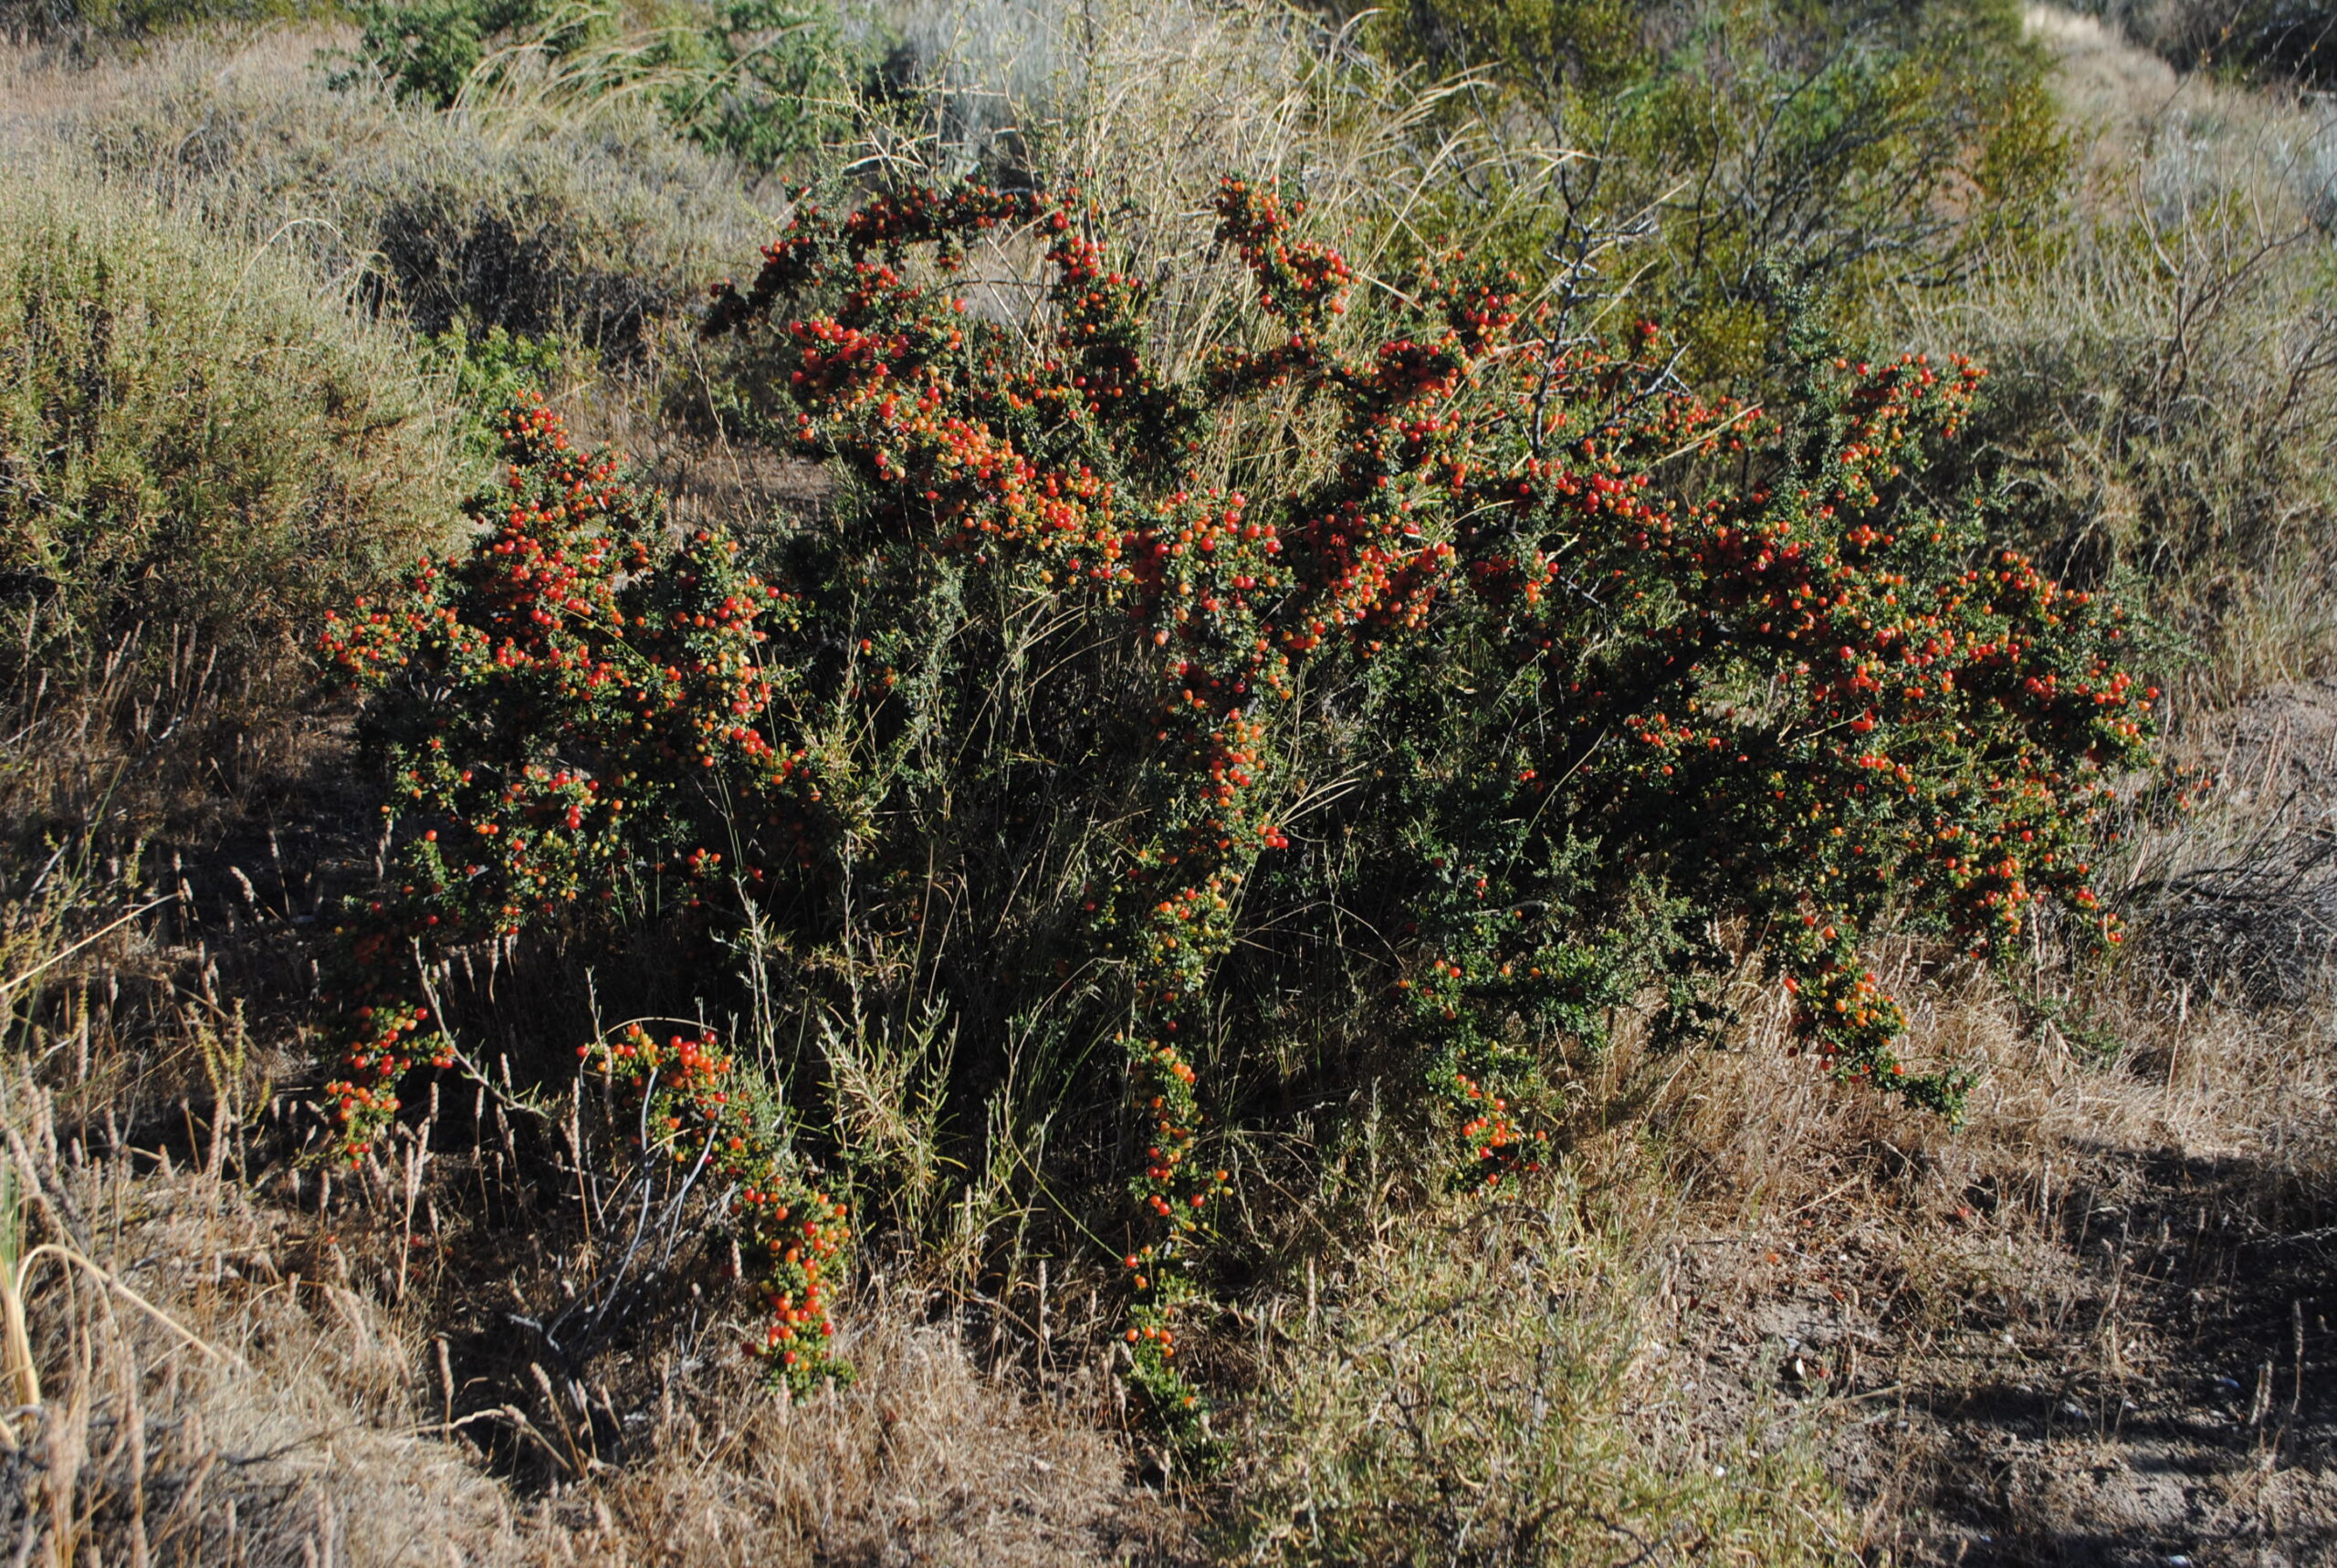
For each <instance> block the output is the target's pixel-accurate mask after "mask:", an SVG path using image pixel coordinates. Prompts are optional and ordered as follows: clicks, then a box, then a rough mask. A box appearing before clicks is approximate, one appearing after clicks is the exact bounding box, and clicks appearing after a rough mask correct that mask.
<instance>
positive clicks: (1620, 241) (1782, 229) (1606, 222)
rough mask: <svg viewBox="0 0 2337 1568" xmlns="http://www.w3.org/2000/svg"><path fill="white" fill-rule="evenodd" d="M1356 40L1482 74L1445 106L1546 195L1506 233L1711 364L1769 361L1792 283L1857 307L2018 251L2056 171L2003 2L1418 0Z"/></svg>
mask: <svg viewBox="0 0 2337 1568" xmlns="http://www.w3.org/2000/svg"><path fill="white" fill-rule="evenodd" d="M1365 37H1367V38H1368V40H1369V41H1370V42H1371V43H1372V44H1373V45H1374V46H1375V47H1378V48H1379V49H1380V50H1382V51H1384V52H1385V53H1386V54H1387V55H1388V57H1389V58H1390V59H1391V60H1392V61H1394V62H1395V63H1397V64H1399V65H1401V66H1409V67H1414V68H1419V69H1421V70H1425V71H1427V72H1430V73H1433V74H1434V75H1438V76H1461V75H1462V74H1463V73H1467V74H1468V75H1470V76H1471V77H1472V78H1473V81H1472V86H1471V87H1470V88H1469V89H1468V90H1466V91H1463V92H1460V93H1456V94H1455V95H1453V96H1452V97H1451V98H1450V99H1448V100H1447V110H1446V115H1447V118H1448V119H1451V118H1455V117H1458V118H1460V119H1462V120H1466V121H1469V122H1471V123H1473V124H1474V125H1475V126H1477V127H1478V128H1479V129H1480V131H1481V132H1482V133H1483V134H1485V135H1489V136H1491V137H1492V138H1493V139H1494V140H1495V141H1498V142H1504V143H1507V144H1508V145H1509V146H1510V149H1511V152H1510V156H1509V160H1508V168H1507V170H1506V172H1504V174H1503V175H1501V176H1499V177H1498V179H1497V182H1496V183H1500V184H1518V183H1524V184H1525V187H1526V188H1527V189H1529V190H1531V191H1532V192H1533V193H1534V195H1535V199H1534V200H1532V201H1530V202H1528V203H1526V204H1524V205H1523V206H1522V207H1521V208H1520V209H1519V212H1518V214H1517V215H1516V216H1514V217H1512V218H1510V219H1509V220H1508V221H1507V223H1506V224H1505V225H1496V226H1495V227H1494V228H1493V235H1500V236H1501V237H1500V238H1498V239H1496V240H1494V243H1496V244H1499V245H1501V246H1504V249H1505V251H1506V253H1507V254H1508V255H1510V256H1514V257H1517V258H1520V259H1521V260H1522V259H1523V258H1525V257H1528V256H1531V257H1533V258H1535V260H1534V265H1535V267H1537V268H1541V269H1548V268H1550V267H1556V268H1558V269H1559V271H1558V276H1559V277H1563V278H1564V279H1565V280H1566V282H1567V290H1566V292H1567V293H1568V294H1572V295H1577V296H1579V297H1580V298H1581V300H1582V302H1583V303H1584V304H1586V305H1587V306H1589V307H1591V308H1596V309H1601V310H1606V311H1611V312H1616V313H1618V314H1623V315H1628V314H1638V315H1643V316H1648V317H1651V318H1654V319H1658V320H1661V321H1662V322H1663V323H1664V324H1665V325H1666V327H1667V328H1668V329H1671V330H1672V332H1673V333H1674V334H1676V335H1677V339H1678V340H1679V341H1681V342H1682V344H1683V346H1684V347H1685V349H1686V350H1687V353H1686V360H1685V362H1686V363H1687V364H1688V365H1689V366H1690V367H1691V369H1692V372H1693V373H1696V374H1699V375H1702V376H1705V377H1712V376H1720V377H1734V378H1736V379H1737V380H1738V381H1739V382H1743V381H1744V379H1745V378H1747V377H1750V376H1752V375H1754V374H1755V372H1756V371H1758V369H1759V367H1760V365H1761V363H1762V361H1763V356H1764V355H1765V353H1766V350H1767V345H1768V342H1769V340H1770V339H1771V337H1772V336H1773V334H1774V332H1775V330H1776V326H1777V323H1778V322H1779V321H1780V320H1781V319H1782V317H1783V313H1784V312H1785V310H1787V308H1788V307H1787V297H1788V296H1791V295H1793V294H1794V293H1796V292H1797V291H1798V292H1800V293H1802V294H1806V295H1808V296H1810V297H1812V298H1817V299H1818V300H1819V301H1821V302H1823V303H1824V305H1825V308H1828V309H1829V311H1831V312H1832V313H1833V315H1834V319H1837V320H1841V321H1850V320H1855V319H1858V318H1859V317H1860V312H1861V311H1863V310H1864V309H1865V308H1867V303H1868V301H1870V300H1871V298H1873V297H1875V296H1877V295H1878V294H1881V295H1887V294H1889V293H1891V292H1892V291H1895V290H1903V289H1923V288H1936V287H1941V286H1943V285H1945V284H1948V283H1951V282H1953V281H1954V280H1956V279H1957V278H1959V277H1963V276H1964V275H1965V273H1966V272H1968V271H1969V270H1970V268H1971V267H1973V266H1974V265H1975V262H1976V261H1977V260H1978V259H1979V258H1980V257H1982V256H1986V255H1987V254H1988V253H1989V252H1991V251H1992V250H1996V249H2000V248H2005V247H2015V248H2017V246H2020V245H2022V244H2024V243H2025V242H2026V241H2027V240H2028V238H2029V237H2031V236H2033V235H2034V234H2035V233H2036V231H2037V230H2038V226H2039V225H2040V224H2041V223H2042V222H2043V221H2044V220H2045V219H2046V218H2047V217H2048V216H2049V214H2050V213H2051V211H2052V207H2053V204H2054V202H2055V199H2056V194H2057V192H2058V190H2059V183H2060V180H2061V178H2062V174H2063V172H2064V168H2065V153H2064V149H2063V146H2062V142H2061V134H2060V131H2059V128H2058V125H2057V123H2056V120H2055V116H2054V112H2053V108H2052V104H2051V100H2050V97H2049V91H2048V89H2047V86H2046V70H2047V67H2046V61H2045V57H2044V56H2043V54H2042V53H2041V52H2040V51H2039V50H2038V49H2037V48H2036V47H2035V46H2034V45H2032V44H2031V43H2030V42H2029V41H2028V38H2027V37H2025V35H2024V33H2023V31H2022V26H2021V13H2020V7H2019V6H2018V5H2016V4H2014V3H2013V0H1927V3H1925V4H1922V5H1823V6H1805V5H1769V4H1764V3H1760V0H1710V3H1706V4H1699V5H1689V6H1678V5H1651V4H1638V3H1634V0H1535V3H1531V4H1525V5H1507V4H1480V3H1478V0H1411V3H1410V4H1408V5H1399V6H1394V7H1391V8H1389V9H1388V10H1387V11H1386V12H1384V13H1382V14H1380V16H1378V17H1377V18H1376V19H1375V20H1374V21H1373V23H1372V24H1371V25H1370V26H1369V27H1368V28H1367V30H1366V32H1365ZM1472 194H1473V193H1472ZM1446 221H1448V222H1451V223H1453V224H1456V225H1457V224H1461V223H1464V222H1465V223H1467V224H1468V225H1469V226H1470V227H1471V228H1472V230H1475V231H1477V232H1479V233H1481V234H1482V233H1483V229H1484V225H1483V224H1482V223H1481V222H1479V221H1476V220H1475V219H1473V218H1472V217H1464V215H1463V214H1462V210H1461V209H1459V208H1457V207H1455V208H1451V209H1450V210H1449V211H1448V213H1447V216H1446ZM1504 229H1505V230H1506V232H1504ZM1486 237H1488V238H1491V237H1492V235H1487V236H1486ZM1481 243H1483V242H1482V241H1481ZM1799 308H1807V307H1806V306H1804V307H1799Z"/></svg>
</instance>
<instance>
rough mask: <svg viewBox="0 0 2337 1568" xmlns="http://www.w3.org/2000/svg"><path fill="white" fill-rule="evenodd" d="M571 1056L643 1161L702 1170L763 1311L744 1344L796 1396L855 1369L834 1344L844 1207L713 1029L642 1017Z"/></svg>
mask: <svg viewBox="0 0 2337 1568" xmlns="http://www.w3.org/2000/svg"><path fill="white" fill-rule="evenodd" d="M576 1054H577V1055H578V1057H580V1058H581V1059H582V1061H583V1062H584V1065H585V1068H586V1070H587V1071H590V1072H592V1073H595V1074H597V1075H598V1076H599V1078H600V1080H601V1082H602V1084H603V1087H604V1088H605V1089H606V1091H607V1093H608V1102H609V1107H610V1113H611V1115H612V1118H613V1121H614V1123H615V1124H616V1125H617V1126H619V1127H621V1128H625V1129H628V1130H629V1135H630V1137H631V1139H632V1143H633V1146H634V1151H635V1153H636V1154H637V1155H639V1157H640V1158H641V1159H642V1161H643V1162H645V1164H647V1165H650V1166H675V1167H681V1168H684V1169H686V1170H687V1171H688V1172H689V1174H690V1175H691V1176H697V1177H700V1178H710V1179H711V1181H712V1182H713V1183H714V1184H715V1185H717V1186H718V1187H719V1188H720V1189H721V1191H722V1193H723V1194H724V1196H723V1197H722V1199H721V1207H722V1211H723V1214H724V1217H725V1223H726V1224H727V1226H728V1230H729V1239H730V1240H731V1241H732V1242H733V1243H734V1244H735V1246H736V1249H737V1250H736V1253H735V1256H736V1257H737V1259H738V1260H739V1263H738V1267H739V1272H740V1274H741V1276H742V1278H743V1279H744V1281H746V1282H748V1283H749V1285H750V1287H751V1288H752V1289H753V1291H754V1292H755V1294H756V1296H757V1297H758V1298H759V1299H760V1301H761V1302H762V1304H763V1306H764V1308H765V1310H766V1311H767V1312H768V1313H769V1322H767V1323H766V1324H765V1326H764V1329H763V1332H762V1335H761V1337H760V1340H757V1341H754V1342H752V1343H750V1346H749V1348H750V1349H752V1350H753V1351H754V1352H755V1353H756V1354H760V1356H761V1357H762V1358H763V1359H764V1361H765V1362H766V1363H767V1364H769V1366H770V1373H771V1377H772V1380H773V1381H774V1382H777V1383H781V1384H783V1385H786V1386H787V1387H789V1388H790V1389H791V1390H793V1391H794V1392H796V1393H798V1394H802V1393H808V1392H809V1391H811V1390H812V1389H813V1388H816V1387H818V1386H819V1385H821V1384H823V1383H824V1382H826V1381H827V1380H829V1379H831V1378H834V1379H838V1380H848V1379H849V1378H850V1377H851V1375H852V1368H851V1367H850V1366H849V1365H847V1364H845V1363H844V1362H842V1361H840V1360H838V1359H837V1358H836V1356H835V1355H834V1354H833V1350H832V1346H831V1343H830V1342H831V1340H832V1339H833V1335H834V1333H835V1324H834V1322H833V1321H831V1319H830V1318H829V1315H828V1281H829V1280H830V1279H831V1278H832V1276H833V1273H834V1272H835V1271H836V1270H838V1269H840V1267H841V1266H842V1263H843V1260H844V1254H845V1251H846V1249H847V1248H848V1246H849V1244H850V1242H851V1240H852V1230H851V1228H850V1227H849V1226H848V1225H847V1224H846V1218H847V1216H846V1213H845V1209H844V1205H843V1204H841V1203H839V1202H837V1201H836V1200H835V1199H834V1198H833V1197H830V1196H829V1195H828V1194H827V1192H826V1191H825V1190H823V1189H822V1188H821V1187H819V1186H815V1185H814V1184H813V1183H812V1181H811V1180H810V1179H809V1178H808V1177H807V1176H805V1175H804V1174H803V1172H802V1170H801V1169H800V1167H799V1166H798V1165H797V1163H796V1161H795V1159H794V1157H793V1155H792V1152H791V1150H790V1149H789V1148H788V1147H787V1145H786V1144H785V1142H784V1141H783V1140H782V1139H781V1138H780V1137H778V1136H777V1135H776V1134H774V1132H773V1128H774V1126H775V1124H776V1122H777V1118H776V1117H775V1116H774V1115H773V1114H772V1113H771V1112H770V1108H769V1107H768V1106H766V1105H764V1104H762V1103H760V1095H759V1094H758V1092H756V1090H755V1089H754V1087H753V1086H751V1085H749V1084H746V1083H743V1082H741V1079H740V1076H739V1073H738V1071H736V1068H737V1063H736V1062H735V1061H733V1060H732V1059H731V1057H730V1056H729V1054H728V1052H726V1051H723V1050H722V1049H721V1048H720V1045H719V1043H718V1041H717V1040H716V1039H715V1036H714V1035H713V1033H712V1032H711V1031H699V1032H697V1033H692V1034H674V1035H669V1036H668V1037H667V1038H666V1039H665V1041H664V1042H663V1043H660V1042H659V1041H657V1040H655V1039H653V1038H652V1037H651V1036H650V1034H649V1032H648V1030H645V1029H644V1028H643V1027H642V1026H640V1025H639V1024H632V1025H628V1026H626V1027H625V1028H624V1030H622V1031H620V1032H619V1033H618V1035H617V1036H616V1038H615V1039H613V1040H603V1041H600V1042H598V1043H596V1044H593V1045H588V1046H582V1047H579V1048H578V1050H577V1052H576Z"/></svg>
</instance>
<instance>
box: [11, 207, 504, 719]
mask: <svg viewBox="0 0 2337 1568" xmlns="http://www.w3.org/2000/svg"><path fill="white" fill-rule="evenodd" d="M450 434H451V421H450V420H449V418H448V417H447V415H446V413H445V410H444V408H443V406H442V405H441V404H440V403H439V402H437V401H436V399H435V395H434V392H433V389H432V387H431V385H430V383H428V382H426V381H425V380H424V377H423V376H422V374H421V373H420V371H419V370H418V369H417V367H416V365H415V363H414V359H413V357H412V354H411V351H410V350H409V349H408V348H407V346H406V345H405V343H404V342H403V340H402V339H401V338H400V337H399V336H398V335H397V334H395V333H393V332H391V331H386V330H383V329H380V328H377V327H374V326H371V325H369V324H367V323H366V322H364V321H362V320H361V319H355V318H352V316H351V314H350V313H349V311H348V310H347V309H346V308H345V307H344V304H343V302H342V301H341V300H340V299H339V298H333V297H330V296H327V295H323V294H320V292H319V291H318V289H317V287H316V286H315V284H314V282H313V280H312V279H311V278H309V277H307V276H305V275H303V273H302V272H301V271H300V270H299V268H297V267H294V266H292V265H290V264H288V262H287V261H286V260H285V259H284V258H282V257H278V256H268V255H262V254H255V252H254V251H253V249H252V247H251V246H248V245H245V244H241V243H235V242H223V241H222V240H220V239H219V238H217V237H215V236H214V235H207V234H205V233H204V232H202V231H201V230H199V229H197V228H195V227H194V226H192V225H187V224H185V223H183V222H179V221H175V220H173V219H171V218H168V217H164V216H157V215H156V214H153V213H152V211H150V210H148V209H146V208H145V207H143V206H141V205H140V204H136V203H135V202H133V201H131V200H129V199H126V198H124V197H123V196H121V195H119V194H117V193H110V192H107V191H104V190H94V191H93V190H91V189H90V188H89V187H88V186H87V185H86V184H82V183H78V182H71V181H68V180H65V179H62V178H54V177H53V178H50V179H48V180H46V181H45V180H43V179H42V178H41V177H40V176H39V175H38V174H34V175H32V176H29V177H10V178H6V179H0V586H5V612H6V614H7V619H8V622H10V626H9V632H10V635H9V636H8V639H7V643H8V647H9V652H8V653H7V654H5V655H0V657H5V658H6V659H7V660H8V662H9V663H10V664H16V663H17V662H18V661H20V660H24V659H27V658H29V659H30V660H32V661H34V662H35V663H37V664H39V665H40V666H41V667H43V668H44V669H46V670H47V671H49V673H51V674H57V675H61V676H63V677H64V679H65V681H66V682H68V683H69V682H70V681H71V680H72V679H73V678H74V674H75V670H76V667H77V663H78V661H79V659H81V658H85V657H89V656H93V655H94V654H95V653H97V652H99V651H100V650H101V649H102V648H104V647H106V646H109V645H110V644H111V643H113V642H115V641H117V640H119V639H121V638H122V637H123V636H125V635H126V634H128V633H129V632H131V630H132V629H133V628H136V627H138V626H140V625H141V624H142V625H144V626H146V627H148V628H149V629H150V630H153V631H155V632H158V633H159V629H160V628H161V627H162V626H164V625H169V626H173V627H186V628H190V629H192V630H194V632H196V633H197V634H198V636H199V637H201V638H202V639H203V640H204V641H206V642H208V643H211V644H213V645H215V646H219V647H223V648H224V649H225V651H226V652H227V653H228V655H229V657H230V659H231V661H232V660H233V659H235V658H236V657H237V656H239V655H243V654H248V653H257V652H259V651H262V650H264V649H266V648H267V647H269V646H270V645H275V644H279V643H280V642H281V640H282V639H285V638H288V637H296V636H297V637H305V636H306V634H307V632H308V630H309V622H310V619H311V617H312V616H314V615H317V614H319V613H321V611H322V608H323V606H325V605H326V604H328V603H331V602H336V601H343V600H345V599H346V598H347V596H349V595H350V594H351V593H352V592H362V591H364V590H365V588H366V586H367V585H369V584H370V583H371V582H372V581H373V580H376V579H377V578H378V577H379V576H380V575H381V574H382V573H383V571H384V570H385V569H387V568H390V567H393V566H394V565H395V564H397V563H399V562H401V561H403V560H406V559H411V558H412V556H413V555H414V552H416V551H417V550H419V549H422V548H424V546H426V545H430V544H435V543H436V542H437V541H439V540H440V539H442V538H443V537H444V535H445V530H446V528H447V522H446V519H447V518H448V517H449V516H450V515H451V513H450V507H452V505H453V503H454V502H455V500H456V497H459V495H460V494H461V493H462V490H463V487H464V486H465V484H466V480H467V477H468V476H467V475H466V474H465V473H463V472H462V471H461V469H460V467H459V465H457V464H456V463H455V462H454V461H453V459H452V456H451V452H450V448H449V444H448V438H449V436H450ZM13 673H14V672H12V674H13Z"/></svg>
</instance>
